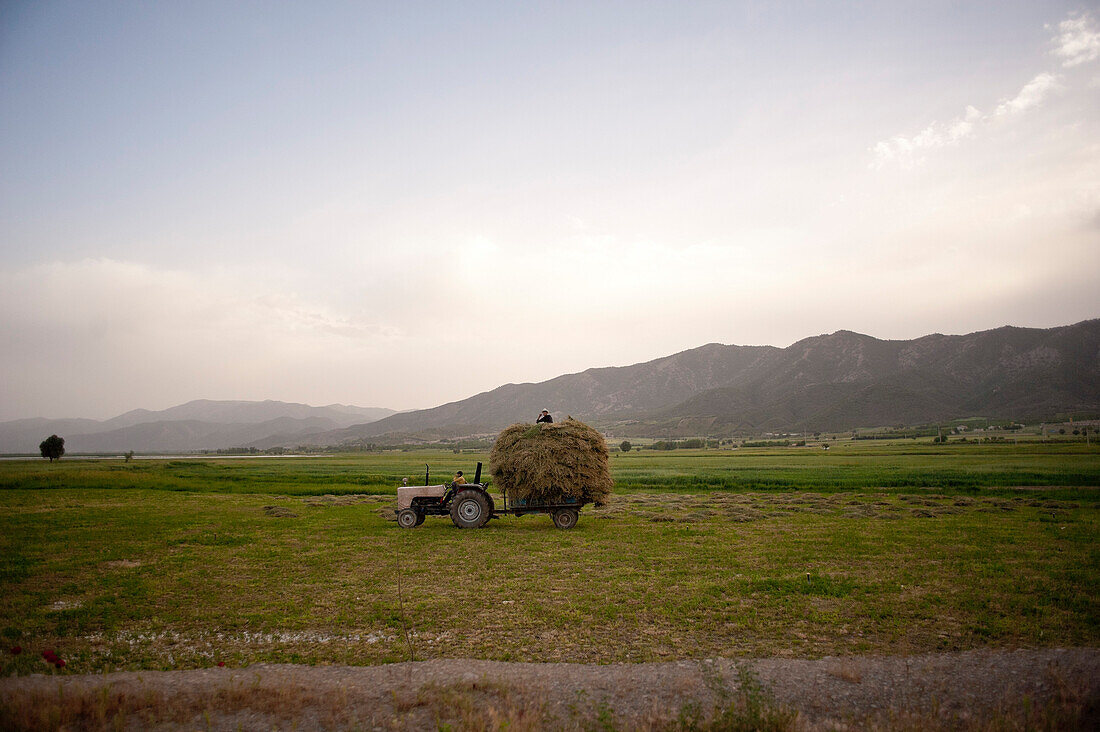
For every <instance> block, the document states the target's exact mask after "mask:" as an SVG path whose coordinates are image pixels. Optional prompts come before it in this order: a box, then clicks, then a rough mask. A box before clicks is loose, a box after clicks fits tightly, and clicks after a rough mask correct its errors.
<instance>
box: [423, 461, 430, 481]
mask: <svg viewBox="0 0 1100 732" xmlns="http://www.w3.org/2000/svg"><path fill="white" fill-rule="evenodd" d="M431 473H432V469H431V468H429V467H428V464H427V463H424V485H431V483H429V482H428V476H429V475H431Z"/></svg>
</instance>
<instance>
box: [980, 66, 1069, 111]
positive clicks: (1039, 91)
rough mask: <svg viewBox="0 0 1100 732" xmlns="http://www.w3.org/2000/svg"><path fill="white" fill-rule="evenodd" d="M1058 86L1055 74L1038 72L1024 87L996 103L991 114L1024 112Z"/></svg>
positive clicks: (1033, 106) (1040, 101)
mask: <svg viewBox="0 0 1100 732" xmlns="http://www.w3.org/2000/svg"><path fill="white" fill-rule="evenodd" d="M1058 87H1059V79H1058V77H1057V76H1055V75H1053V74H1048V73H1046V72H1044V73H1042V74H1039V75H1038V76H1036V77H1035V78H1034V79H1032V80H1031V81H1029V82H1028V83H1027V84H1025V85H1024V88H1023V89H1021V90H1020V92H1019V93H1018V94H1017V95H1016V96H1014V97H1013V98H1012V99H1008V100H1006V101H1003V102H1001V103H1000V104H998V105H997V110H996V111H995V112H994V113H993V114H994V116H996V117H1003V116H1005V115H1010V114H1020V113H1022V112H1026V111H1028V110H1029V109H1033V108H1035V107H1038V106H1039V105H1040V104H1042V102H1043V98H1044V97H1046V95H1047V94H1049V93H1050V92H1051V91H1053V90H1055V89H1057V88H1058Z"/></svg>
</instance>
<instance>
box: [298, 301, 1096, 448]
mask: <svg viewBox="0 0 1100 732" xmlns="http://www.w3.org/2000/svg"><path fill="white" fill-rule="evenodd" d="M541 409H549V410H551V412H552V413H553V414H555V415H557V416H558V418H559V419H560V418H561V417H564V416H566V415H572V416H574V417H577V418H578V419H582V420H585V421H587V422H590V423H592V424H595V425H598V426H600V427H601V428H603V429H605V430H610V431H613V432H614V434H615V435H616V436H632V435H643V436H665V435H671V436H679V437H685V436H700V435H711V436H726V435H733V434H751V433H759V432H762V431H765V430H769V431H776V430H790V431H795V430H823V431H838V430H848V429H852V428H855V427H861V426H886V425H902V424H923V423H929V422H935V421H940V420H950V419H957V418H962V417H970V416H983V417H990V418H1003V419H1028V418H1038V419H1042V418H1049V417H1051V416H1053V415H1055V414H1057V413H1066V412H1073V413H1081V412H1096V411H1098V410H1100V319H1094V320H1087V321H1083V322H1080V323H1077V324H1075V325H1068V326H1062V327H1058V328H1048V329H1038V328H1015V327H1011V326H1005V327H1003V328H997V329H995V330H988V331H981V332H977V333H970V334H968V335H941V334H938V333H937V334H933V335H928V336H924V337H922V338H917V339H914V340H897V341H891V340H879V339H877V338H872V337H871V336H866V335H861V334H859V333H853V332H851V331H845V330H841V331H837V332H836V333H832V334H829V335H820V336H813V337H811V338H806V339H804V340H801V341H798V342H797V343H794V344H793V345H791V346H788V347H787V348H777V347H774V346H726V345H721V344H718V343H711V344H708V345H705V346H701V347H699V348H694V349H691V350H688V351H684V352H682V353H677V354H675V355H672V356H666V357H664V358H658V359H656V360H654V361H648V362H646V363H640V364H635V365H633V366H624V367H618V368H593V369H588V370H587V371H583V372H581V373H577V374H568V375H564V376H559V377H557V378H554V379H550V380H549V381H544V382H541V383H537V384H506V385H504V386H501V387H499V388H497V389H493V390H492V391H488V392H485V393H482V394H478V395H476V396H472V397H470V398H469V399H464V400H462V401H458V402H452V403H450V404H444V405H442V406H439V407H435V408H432V409H423V410H417V411H410V412H403V413H400V414H395V415H393V416H390V417H387V418H385V419H382V420H378V421H377V422H373V423H371V424H368V425H355V426H352V427H348V428H345V429H342V430H335V431H333V432H330V433H327V434H323V435H315V436H313V437H311V438H310V441H311V442H313V443H314V444H328V445H334V444H341V443H345V444H346V443H353V442H357V441H358V442H364V441H372V440H376V439H378V438H382V437H384V436H386V435H390V436H395V437H398V438H408V437H416V436H419V437H422V438H433V437H435V438H440V437H456V436H459V435H466V434H476V433H484V434H489V433H493V432H496V431H498V430H500V429H502V428H503V427H505V426H507V425H509V424H512V423H514V422H519V421H527V422H531V421H534V418H535V416H536V415H537V414H538V412H539V410H541Z"/></svg>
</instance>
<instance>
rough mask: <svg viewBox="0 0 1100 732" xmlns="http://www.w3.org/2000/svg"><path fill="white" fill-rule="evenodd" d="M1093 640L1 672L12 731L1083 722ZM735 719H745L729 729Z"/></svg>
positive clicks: (1092, 678)
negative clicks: (678, 657)
mask: <svg viewBox="0 0 1100 732" xmlns="http://www.w3.org/2000/svg"><path fill="white" fill-rule="evenodd" d="M1098 712H1100V650H1098V649H1092V648H1073V649H1037V650H1018V651H984V650H982V651H968V652H963V653H952V654H934V655H924V656H908V657H900V656H889V657H847V658H823V659H818V660H805V659H781V658H769V659H755V660H749V659H746V660H735V659H706V660H690V661H675V662H670V663H647V664H611V665H582V664H532V663H502V662H495V661H476V660H457V659H456V660H434V661H424V662H419V663H397V664H392V665H387V666H368V667H349V666H319V667H310V666H290V665H256V666H250V667H247V668H239V669H230V668H206V669H194V670H188V671H148V672H119V673H111V674H96V675H88V676H69V675H63V674H62V675H53V676H46V675H33V676H26V677H20V678H8V679H3V680H0V726H3V727H4V728H18V729H59V728H81V729H115V728H121V729H149V728H155V729H164V730H177V729H193V728H202V729H211V730H235V729H244V730H253V729H255V730H259V729H265V730H266V729H292V728H295V729H350V728H368V729H425V728H441V727H445V726H451V727H453V728H457V729H503V728H508V729H511V730H528V729H532V730H533V729H546V728H551V729H592V728H601V729H612V728H618V729H680V728H685V727H688V728H697V729H727V728H729V729H741V728H745V729H756V728H765V729H776V730H825V729H829V730H833V729H852V728H857V729H874V728H878V729H987V728H997V729H1001V728H1004V729H1016V728H1027V727H1039V728H1048V729H1094V728H1095V727H1096V724H1097V723H1098V722H1100V716H1098ZM741 725H747V726H741Z"/></svg>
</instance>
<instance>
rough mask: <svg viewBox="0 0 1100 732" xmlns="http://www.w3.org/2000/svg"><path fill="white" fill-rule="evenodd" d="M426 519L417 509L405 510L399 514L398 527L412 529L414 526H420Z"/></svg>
mask: <svg viewBox="0 0 1100 732" xmlns="http://www.w3.org/2000/svg"><path fill="white" fill-rule="evenodd" d="M423 520H424V519H423V518H421V517H420V512H419V511H417V510H416V509H415V508H403V509H401V510H400V511H398V512H397V525H398V526H400V527H401V528H403V529H411V528H413V527H414V526H419V525H420V522H421V521H423Z"/></svg>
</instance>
